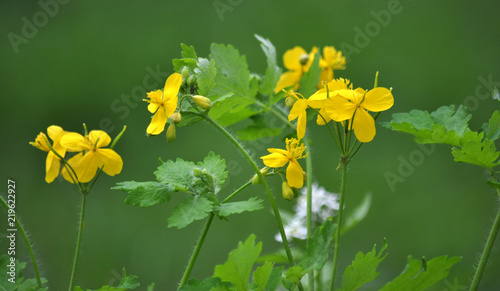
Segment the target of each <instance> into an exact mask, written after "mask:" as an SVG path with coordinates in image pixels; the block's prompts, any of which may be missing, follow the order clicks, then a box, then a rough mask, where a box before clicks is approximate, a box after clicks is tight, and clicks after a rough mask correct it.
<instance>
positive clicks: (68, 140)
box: [61, 132, 90, 152]
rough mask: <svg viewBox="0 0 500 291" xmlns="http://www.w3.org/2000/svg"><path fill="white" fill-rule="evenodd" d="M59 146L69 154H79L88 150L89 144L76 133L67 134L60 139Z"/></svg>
mask: <svg viewBox="0 0 500 291" xmlns="http://www.w3.org/2000/svg"><path fill="white" fill-rule="evenodd" d="M61 145H62V146H63V147H65V148H66V150H67V151H69V152H80V151H83V150H89V149H90V144H89V143H88V142H87V141H86V140H85V138H84V137H83V136H82V135H81V134H79V133H76V132H68V133H66V134H65V135H64V136H63V137H62V138H61Z"/></svg>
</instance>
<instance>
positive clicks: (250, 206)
mask: <svg viewBox="0 0 500 291" xmlns="http://www.w3.org/2000/svg"><path fill="white" fill-rule="evenodd" d="M263 202H264V200H262V199H258V198H257V197H252V198H250V199H248V200H246V201H238V202H228V203H224V204H221V205H218V206H215V207H214V210H215V211H218V212H219V213H218V215H219V216H220V217H226V216H229V215H231V214H236V213H242V212H244V211H255V210H260V209H262V208H264V205H263V204H262V203H263Z"/></svg>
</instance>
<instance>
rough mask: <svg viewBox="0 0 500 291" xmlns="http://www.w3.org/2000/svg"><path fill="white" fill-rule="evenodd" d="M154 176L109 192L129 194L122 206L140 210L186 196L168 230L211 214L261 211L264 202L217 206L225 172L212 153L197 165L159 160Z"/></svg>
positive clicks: (251, 199) (249, 200)
mask: <svg viewBox="0 0 500 291" xmlns="http://www.w3.org/2000/svg"><path fill="white" fill-rule="evenodd" d="M154 173H155V175H156V179H157V181H148V182H136V181H126V182H119V183H117V185H116V186H114V187H112V189H119V190H122V191H125V192H128V196H127V198H126V199H125V203H126V204H128V205H137V206H141V207H146V206H153V205H158V204H161V203H163V202H165V201H169V200H170V198H171V196H172V194H173V193H175V192H185V193H187V194H188V197H186V199H185V200H184V201H183V202H182V203H180V204H179V205H177V206H176V207H175V208H174V210H173V212H172V214H171V216H170V217H169V218H168V219H167V220H168V226H169V227H177V228H179V229H180V228H184V227H186V226H187V225H189V224H191V223H192V222H194V221H197V220H201V219H204V218H206V217H207V216H208V215H209V214H210V213H212V212H214V213H217V215H218V216H219V217H221V218H222V217H227V216H229V215H231V214H236V213H242V212H244V211H255V210H260V209H262V208H263V205H262V203H263V201H262V200H261V199H257V198H250V199H248V200H246V201H237V202H230V203H219V201H218V199H217V197H216V194H218V193H219V192H220V190H221V188H222V185H223V184H224V182H225V181H226V179H227V175H228V172H227V171H226V161H225V160H224V159H222V158H221V157H220V156H218V155H216V154H215V153H213V152H210V153H209V154H208V155H207V156H206V157H205V158H204V160H203V162H198V163H196V164H195V163H194V162H189V161H184V160H182V159H180V158H178V159H177V160H176V161H175V162H174V161H171V160H169V161H166V162H163V161H161V160H160V165H159V166H158V169H157V170H156V171H155V172H154Z"/></svg>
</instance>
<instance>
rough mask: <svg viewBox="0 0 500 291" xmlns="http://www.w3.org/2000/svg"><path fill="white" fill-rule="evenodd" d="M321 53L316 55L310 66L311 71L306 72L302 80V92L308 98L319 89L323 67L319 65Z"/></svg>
mask: <svg viewBox="0 0 500 291" xmlns="http://www.w3.org/2000/svg"><path fill="white" fill-rule="evenodd" d="M319 59H320V53H319V52H317V53H316V54H315V55H314V60H313V62H312V64H311V66H310V67H309V71H308V72H307V73H305V74H304V75H303V76H302V78H301V80H300V89H299V91H300V93H301V94H302V95H303V96H304V97H306V98H308V97H309V96H311V95H312V94H314V92H316V91H317V90H318V83H319V74H320V73H321V68H320V67H319Z"/></svg>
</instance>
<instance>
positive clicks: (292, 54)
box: [283, 46, 307, 71]
mask: <svg viewBox="0 0 500 291" xmlns="http://www.w3.org/2000/svg"><path fill="white" fill-rule="evenodd" d="M303 55H307V52H306V51H305V50H304V49H303V48H302V47H300V46H296V47H294V48H293V49H289V50H287V51H286V52H285V53H284V54H283V65H284V66H285V68H287V69H288V70H290V71H302V68H301V67H302V65H301V64H300V57H302V56H303Z"/></svg>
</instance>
